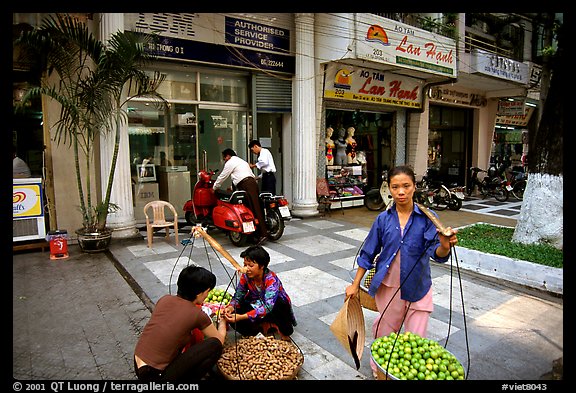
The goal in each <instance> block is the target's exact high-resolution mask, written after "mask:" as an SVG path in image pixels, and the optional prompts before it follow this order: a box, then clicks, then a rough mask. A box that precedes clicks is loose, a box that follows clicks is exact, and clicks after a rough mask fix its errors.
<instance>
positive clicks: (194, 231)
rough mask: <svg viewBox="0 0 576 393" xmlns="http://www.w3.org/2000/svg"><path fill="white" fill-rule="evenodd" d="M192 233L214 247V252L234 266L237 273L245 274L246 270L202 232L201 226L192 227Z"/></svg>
mask: <svg viewBox="0 0 576 393" xmlns="http://www.w3.org/2000/svg"><path fill="white" fill-rule="evenodd" d="M192 232H193V233H196V232H197V233H199V234H200V235H201V236H202V237H204V239H206V240H207V241H208V243H210V245H211V246H212V247H214V249H215V250H216V251H218V252H219V253H220V254H222V256H223V257H224V258H226V259H227V260H228V261H229V262H230V263H231V264H232V266H234V267H235V268H236V270H237V271H239V272H240V273H246V269H245V268H243V267H242V266H240V265H239V264H238V262H236V260H235V259H234V257H232V255H230V253H229V252H228V251H226V250H225V249H224V247H222V245H220V243H218V242H217V241H216V240H214V238H213V237H212V236H210V235H209V234H207V233H206V231H205V230H204V228H202V227H201V226H199V225H197V226H194V227H192Z"/></svg>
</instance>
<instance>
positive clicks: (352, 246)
mask: <svg viewBox="0 0 576 393" xmlns="http://www.w3.org/2000/svg"><path fill="white" fill-rule="evenodd" d="M475 203H476V204H479V203H478V202H475ZM467 204H468V203H467ZM514 208H515V207H514V206H513V205H512V204H510V205H509V206H505V209H504V210H511V211H513V210H514ZM464 209H465V208H464V207H463V209H462V211H458V212H440V218H441V220H442V221H443V222H444V224H445V225H451V226H454V227H457V226H461V225H466V223H465V222H462V221H468V222H470V221H471V220H475V221H483V222H493V223H498V224H500V225H506V224H505V223H506V222H508V223H513V222H514V219H511V218H509V216H506V215H502V214H500V215H499V214H494V215H493V216H490V215H479V214H477V213H472V212H467V211H465V210H464ZM486 209H489V207H486ZM518 209H519V205H518ZM476 210H478V209H476ZM500 210H502V209H500ZM376 214H377V212H369V211H368V210H366V209H365V208H352V209H344V214H342V212H341V211H339V210H338V209H334V210H333V211H332V214H331V215H329V216H326V217H315V218H307V219H293V220H292V221H290V222H289V223H288V225H287V227H286V232H285V234H284V236H283V237H282V238H281V239H280V240H279V241H277V242H268V243H266V244H265V248H266V249H267V250H268V251H269V253H270V255H271V263H270V268H271V269H272V270H274V271H275V272H276V273H277V274H278V275H279V277H280V278H281V280H282V281H283V283H284V285H285V287H286V289H287V291H288V292H289V294H290V296H291V297H292V300H293V302H294V306H295V312H296V316H297V319H298V326H297V327H296V329H295V333H294V335H293V340H294V342H295V343H296V344H297V345H298V347H299V348H300V349H301V351H302V352H303V354H304V358H305V361H304V365H303V366H302V369H301V371H300V373H299V374H298V379H300V380H371V379H373V378H372V375H371V370H370V367H369V357H370V351H369V349H365V351H364V355H363V357H362V360H361V367H360V369H359V370H356V368H355V367H354V362H353V359H352V357H351V356H350V355H349V354H348V353H347V352H346V351H345V350H344V348H343V347H342V346H341V345H340V343H339V341H337V340H335V338H334V336H333V334H332V333H331V331H330V330H329V326H330V324H331V323H332V321H333V320H334V318H335V316H336V314H337V312H338V310H339V309H340V307H341V305H342V303H343V300H344V295H343V294H344V289H345V287H346V286H347V285H348V284H349V282H350V275H351V274H352V271H353V268H354V266H355V264H354V260H355V256H356V253H357V252H358V250H359V247H360V245H361V243H362V241H363V239H364V238H365V236H366V234H367V231H368V229H369V225H370V224H371V222H372V220H373V219H374V217H375V215H376ZM457 216H458V217H459V219H460V222H457V221H458V220H456V219H453V218H451V217H457ZM495 221H496V222H495ZM212 235H213V236H214V238H215V239H216V240H217V241H218V242H220V243H221V244H222V245H223V246H224V247H225V248H226V249H227V250H228V251H229V252H230V254H231V255H232V256H233V257H234V258H235V259H236V260H237V261H241V260H240V257H239V254H240V252H241V251H242V250H243V249H244V248H237V247H234V246H233V245H231V244H230V243H229V241H228V239H227V238H226V237H225V236H224V235H223V234H222V233H220V232H218V231H215V232H213V233H212ZM186 238H189V228H184V229H183V230H182V231H181V236H180V239H186ZM191 240H193V245H188V246H179V247H176V246H175V244H174V242H173V238H171V239H170V240H169V241H165V240H164V238H163V237H162V236H161V235H160V236H157V237H156V238H155V239H154V245H153V248H152V249H148V248H147V246H146V241H145V239H144V238H143V239H142V240H126V241H116V242H113V244H112V246H111V250H110V251H111V252H110V254H109V256H110V257H111V258H112V260H113V262H114V264H115V265H116V268H117V269H118V270H117V271H116V272H114V269H112V267H113V266H114V265H113V264H112V263H110V260H109V259H108V258H107V257H106V255H105V254H102V255H99V256H98V255H97V256H89V257H87V256H86V255H85V254H82V253H79V251H78V249H77V246H74V245H71V246H70V247H69V249H70V255H71V257H70V258H69V259H67V260H60V261H51V260H49V258H48V253H41V252H34V253H21V254H16V255H14V274H13V281H14V291H13V305H14V315H13V327H14V342H13V350H14V355H13V361H14V365H13V375H14V377H15V378H18V379H37V378H39V379H116V378H120V379H133V378H134V376H133V372H132V363H131V356H132V352H131V351H132V349H133V346H134V344H135V342H136V339H137V337H138V335H139V332H140V331H141V329H142V327H143V325H144V324H145V322H146V320H147V317H148V316H149V310H150V309H151V308H152V307H153V304H154V303H155V302H156V301H157V300H158V299H159V298H160V297H161V296H162V295H164V294H165V293H168V292H172V293H174V292H175V288H176V287H175V280H176V277H177V274H178V272H179V271H180V269H181V268H182V267H183V266H185V265H186V264H188V263H190V262H194V263H198V264H200V265H202V266H205V267H207V268H209V269H210V270H212V271H213V272H214V273H215V274H216V275H217V277H218V287H221V288H228V289H229V290H230V291H231V292H233V287H234V286H235V278H234V275H233V270H232V266H231V265H230V263H229V262H228V261H226V260H225V259H224V258H222V257H221V256H219V255H218V254H217V253H216V252H215V251H213V250H212V249H211V247H210V246H209V245H208V246H207V243H206V244H204V242H203V239H202V238H200V239H191ZM118 271H119V272H120V273H121V274H118ZM432 272H433V287H434V293H433V296H434V303H435V305H434V306H435V309H434V312H433V314H432V319H431V322H430V326H429V337H430V338H433V339H435V340H438V341H439V342H440V343H441V344H443V345H445V344H446V339H448V342H447V345H446V348H447V349H448V350H450V351H451V352H452V353H454V354H455V355H456V356H457V357H458V359H460V361H461V362H462V364H463V365H464V368H465V369H466V370H467V371H469V374H468V379H469V380H509V381H521V380H537V379H539V378H540V377H541V376H542V375H543V374H545V373H547V372H548V371H550V369H551V365H552V361H553V360H555V359H557V358H559V357H560V356H562V354H563V347H564V343H563V341H564V339H563V329H562V327H563V322H564V321H563V300H562V298H559V297H557V296H549V295H547V294H545V293H540V292H537V291H530V290H525V289H523V288H520V287H515V286H514V285H509V284H506V283H498V282H495V281H494V280H482V279H480V278H479V276H478V275H476V274H469V273H467V272H464V271H455V270H451V269H449V268H447V267H446V266H439V265H436V264H435V265H433V270H432ZM76 276H77V277H76ZM121 277H123V278H124V280H122V279H121ZM52 281H54V282H52ZM129 284H130V285H129ZM502 284H504V285H502ZM45 294H48V296H44V295H45ZM138 298H140V300H141V301H140V302H138ZM462 299H463V302H462ZM54 310H56V311H54ZM376 317H377V314H376V313H375V312H372V311H370V310H366V309H365V310H364V318H365V323H366V333H367V334H366V336H367V337H366V342H365V345H366V348H368V346H369V345H370V343H371V341H372V340H373V338H372V337H371V325H372V323H373V321H374V320H375V318H376ZM37 321H41V323H37ZM46 326H49V329H43V327H46ZM39 337H42V339H40V340H39V339H38V338H39ZM230 337H232V336H230ZM71 359H75V360H76V361H72V360H71ZM82 359H84V360H83V361H82ZM495 365H498V366H495Z"/></svg>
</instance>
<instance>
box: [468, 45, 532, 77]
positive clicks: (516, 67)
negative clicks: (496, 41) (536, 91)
mask: <svg viewBox="0 0 576 393" xmlns="http://www.w3.org/2000/svg"><path fill="white" fill-rule="evenodd" d="M471 62H472V67H471V69H472V72H473V73H479V74H484V75H489V76H493V77H496V78H500V79H506V80H509V81H512V82H517V83H521V84H524V85H525V84H528V82H529V79H528V78H529V75H528V65H527V64H524V63H521V62H519V61H516V60H512V59H509V58H507V57H502V56H498V55H496V54H494V53H490V52H486V51H483V50H481V49H474V50H473V51H472V54H471Z"/></svg>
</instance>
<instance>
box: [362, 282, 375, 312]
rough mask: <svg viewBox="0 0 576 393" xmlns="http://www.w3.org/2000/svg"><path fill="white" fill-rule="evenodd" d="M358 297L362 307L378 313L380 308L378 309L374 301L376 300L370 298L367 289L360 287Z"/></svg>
mask: <svg viewBox="0 0 576 393" xmlns="http://www.w3.org/2000/svg"><path fill="white" fill-rule="evenodd" d="M358 295H359V297H360V304H361V305H362V307H364V308H366V309H368V310H372V311H378V307H376V300H374V298H373V297H372V296H370V294H369V293H368V290H367V289H365V288H363V287H360V290H359V291H358Z"/></svg>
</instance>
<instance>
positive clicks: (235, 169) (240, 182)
mask: <svg viewBox="0 0 576 393" xmlns="http://www.w3.org/2000/svg"><path fill="white" fill-rule="evenodd" d="M222 158H223V159H224V168H222V172H220V174H219V175H218V177H217V178H216V181H215V182H214V185H213V186H212V188H213V189H214V191H216V190H218V189H219V188H220V186H221V185H222V183H224V181H225V180H226V179H227V178H228V177H230V178H231V179H232V185H233V186H234V187H235V188H236V189H238V190H243V191H246V193H247V194H248V202H249V203H250V208H251V210H252V212H253V213H254V217H256V219H257V220H258V233H259V234H260V239H259V240H258V243H262V242H263V241H265V240H266V237H267V236H268V230H267V229H266V222H265V221H264V214H263V212H262V208H261V207H260V200H259V192H258V182H257V181H256V178H255V176H254V173H252V170H251V169H250V165H249V164H248V162H246V161H244V160H243V159H241V158H240V157H238V156H237V155H236V152H235V151H234V150H232V149H224V150H223V151H222Z"/></svg>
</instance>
